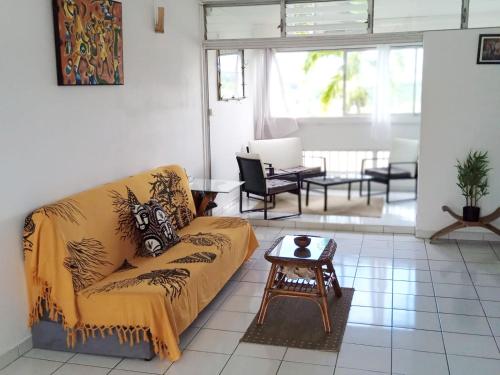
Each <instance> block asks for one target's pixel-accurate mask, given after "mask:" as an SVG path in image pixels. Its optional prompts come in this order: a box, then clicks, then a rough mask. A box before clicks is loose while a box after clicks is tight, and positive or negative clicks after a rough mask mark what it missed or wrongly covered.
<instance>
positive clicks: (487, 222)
mask: <svg viewBox="0 0 500 375" xmlns="http://www.w3.org/2000/svg"><path fill="white" fill-rule="evenodd" d="M441 209H442V210H443V212H448V213H449V214H450V215H451V217H453V218H454V219H455V220H456V222H454V223H453V224H451V225H448V226H447V227H445V228H443V229H441V230H439V231H437V232H436V233H434V234H433V235H432V237H431V241H434V240H437V239H438V238H439V237H442V236H444V235H445V234H448V233H451V232H453V231H455V230H457V229H461V228H466V227H480V228H485V229H488V230H490V231H492V232H493V233H495V234H496V235H498V236H500V229H498V228H497V227H494V226H493V225H492V224H491V222H493V221H495V220H496V219H498V218H500V207H499V208H497V209H496V210H495V211H494V212H493V213H491V214H489V215H486V216H483V217H481V218H479V221H466V220H464V218H463V216H460V215H458V214H456V213H455V212H453V210H452V209H451V208H449V207H448V206H443V207H442V208H441Z"/></svg>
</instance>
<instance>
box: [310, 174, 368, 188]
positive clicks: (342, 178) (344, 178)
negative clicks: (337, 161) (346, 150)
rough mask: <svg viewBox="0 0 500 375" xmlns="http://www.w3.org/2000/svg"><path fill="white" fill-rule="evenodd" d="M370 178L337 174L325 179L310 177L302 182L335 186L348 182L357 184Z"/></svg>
mask: <svg viewBox="0 0 500 375" xmlns="http://www.w3.org/2000/svg"><path fill="white" fill-rule="evenodd" d="M371 179H372V177H371V176H368V175H361V174H359V173H339V174H336V175H326V176H325V177H311V178H305V179H304V181H306V182H307V181H311V182H314V183H317V184H325V185H328V184H336V183H339V184H341V183H347V182H349V181H352V182H357V181H360V180H364V181H367V180H371Z"/></svg>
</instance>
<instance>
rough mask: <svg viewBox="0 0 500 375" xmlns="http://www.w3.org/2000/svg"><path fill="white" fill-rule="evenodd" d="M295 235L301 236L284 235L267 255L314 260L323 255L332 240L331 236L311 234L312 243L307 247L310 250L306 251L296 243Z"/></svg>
mask: <svg viewBox="0 0 500 375" xmlns="http://www.w3.org/2000/svg"><path fill="white" fill-rule="evenodd" d="M295 237H299V236H285V237H283V240H282V241H281V242H280V243H279V244H278V245H276V247H275V248H274V249H272V250H271V251H270V252H269V253H267V254H266V255H267V256H269V257H274V258H288V259H307V260H313V261H314V260H318V259H319V258H320V257H321V254H323V252H324V251H325V249H326V247H327V245H328V243H329V242H330V238H323V237H312V236H309V238H310V239H311V243H310V244H309V246H307V248H306V249H307V250H309V251H305V250H302V249H299V248H298V246H297V245H295V242H293V240H294V238H295Z"/></svg>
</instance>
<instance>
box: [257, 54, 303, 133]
mask: <svg viewBox="0 0 500 375" xmlns="http://www.w3.org/2000/svg"><path fill="white" fill-rule="evenodd" d="M255 68H256V71H255V91H254V92H255V101H254V118H255V139H268V138H282V137H286V136H287V135H289V134H291V133H293V132H295V131H297V130H299V127H298V124H297V119H296V118H295V117H294V116H293V113H292V112H291V110H290V108H289V106H288V105H287V100H286V96H285V92H284V88H283V80H282V77H281V72H280V67H279V65H278V63H277V61H276V53H275V51H274V50H272V49H265V50H263V51H260V52H259V53H258V54H257V57H256V64H255ZM273 83H274V84H275V85H277V87H278V90H274V92H273V95H278V96H279V97H278V98H276V99H278V100H281V101H282V102H283V103H284V106H285V108H286V110H287V113H288V114H289V116H288V117H273V116H272V115H271V85H272V84H273Z"/></svg>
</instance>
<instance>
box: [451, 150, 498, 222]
mask: <svg viewBox="0 0 500 375" xmlns="http://www.w3.org/2000/svg"><path fill="white" fill-rule="evenodd" d="M488 165H489V160H488V152H487V151H486V152H480V151H474V152H472V151H469V154H468V155H467V158H466V159H465V160H464V161H463V162H461V161H460V160H457V165H456V167H457V171H458V182H457V185H458V187H459V188H460V190H462V195H463V196H464V197H465V202H466V205H465V207H464V208H463V216H464V217H463V219H464V220H465V221H479V211H480V209H479V207H478V206H477V203H478V202H479V200H480V199H481V198H482V197H484V196H485V195H487V194H488V193H489V191H488V172H489V171H490V170H491V168H489V167H488Z"/></svg>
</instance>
